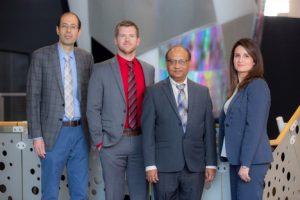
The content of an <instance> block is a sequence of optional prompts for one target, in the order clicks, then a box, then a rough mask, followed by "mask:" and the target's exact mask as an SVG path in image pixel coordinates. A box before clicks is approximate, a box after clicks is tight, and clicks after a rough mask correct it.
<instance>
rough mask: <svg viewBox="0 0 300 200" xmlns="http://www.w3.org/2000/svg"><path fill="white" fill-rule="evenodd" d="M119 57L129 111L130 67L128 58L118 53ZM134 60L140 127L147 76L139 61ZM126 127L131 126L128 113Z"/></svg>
mask: <svg viewBox="0 0 300 200" xmlns="http://www.w3.org/2000/svg"><path fill="white" fill-rule="evenodd" d="M117 59H118V62H119V66H120V72H121V76H122V80H123V88H124V93H125V98H126V108H127V109H126V110H127V111H128V71H129V67H128V66H127V62H128V60H126V59H125V58H123V57H121V56H120V55H117ZM132 62H133V71H134V75H135V80H136V89H137V93H136V94H137V127H138V128H139V127H140V125H141V115H142V104H143V100H144V93H145V88H146V86H145V78H144V73H143V69H142V66H141V64H140V63H139V62H138V60H137V59H136V58H134V59H133V60H132ZM125 128H129V124H128V115H127V113H126V121H125Z"/></svg>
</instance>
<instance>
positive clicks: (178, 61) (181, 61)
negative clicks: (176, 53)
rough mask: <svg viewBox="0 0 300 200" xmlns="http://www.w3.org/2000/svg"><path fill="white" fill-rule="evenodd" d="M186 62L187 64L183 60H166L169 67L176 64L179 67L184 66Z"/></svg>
mask: <svg viewBox="0 0 300 200" xmlns="http://www.w3.org/2000/svg"><path fill="white" fill-rule="evenodd" d="M187 62H188V60H183V59H180V60H174V59H169V60H168V63H169V64H171V65H176V64H177V63H178V64H179V65H185V64H186V63H187Z"/></svg>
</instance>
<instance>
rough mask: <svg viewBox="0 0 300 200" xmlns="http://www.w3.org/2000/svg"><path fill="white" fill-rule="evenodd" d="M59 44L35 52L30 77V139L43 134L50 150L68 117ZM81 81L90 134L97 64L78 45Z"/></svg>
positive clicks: (82, 106)
mask: <svg viewBox="0 0 300 200" xmlns="http://www.w3.org/2000/svg"><path fill="white" fill-rule="evenodd" d="M57 45H58V44H57V43H56V44H53V45H50V46H46V47H43V48H40V49H38V50H36V51H34V52H33V54H32V57H31V63H30V68H29V72H28V79H27V99H26V105H27V121H28V134H29V138H37V137H43V139H44V142H45V145H46V150H47V151H49V150H51V149H52V147H53V146H54V144H55V141H56V139H57V136H58V133H59V131H60V129H61V127H62V119H63V116H64V105H65V102H64V89H63V81H62V76H61V69H60V62H59V53H58V47H57ZM74 55H75V61H76V68H77V84H78V94H79V102H80V112H81V120H82V124H83V128H84V130H85V133H86V135H87V136H88V127H87V122H86V102H87V86H88V81H89V77H90V74H91V70H92V66H93V57H92V55H91V54H90V53H88V52H86V51H85V50H83V49H80V48H74Z"/></svg>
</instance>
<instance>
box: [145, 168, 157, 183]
mask: <svg viewBox="0 0 300 200" xmlns="http://www.w3.org/2000/svg"><path fill="white" fill-rule="evenodd" d="M146 178H147V180H148V182H149V183H157V182H158V181H159V179H158V173H157V169H152V170H149V171H146Z"/></svg>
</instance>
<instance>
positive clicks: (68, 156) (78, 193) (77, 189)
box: [41, 126, 89, 200]
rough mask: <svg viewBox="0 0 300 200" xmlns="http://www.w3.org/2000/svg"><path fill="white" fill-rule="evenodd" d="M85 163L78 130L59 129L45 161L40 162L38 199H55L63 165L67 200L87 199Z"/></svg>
mask: <svg viewBox="0 0 300 200" xmlns="http://www.w3.org/2000/svg"><path fill="white" fill-rule="evenodd" d="M88 162H89V158H88V146H87V142H86V139H85V136H84V133H83V130H82V127H81V126H77V127H63V128H62V129H61V130H60V133H59V136H58V138H57V141H56V143H55V145H54V147H53V149H52V150H51V151H47V152H46V158H45V159H41V167H42V200H58V194H59V184H60V178H61V175H62V173H63V170H64V168H65V166H66V168H67V177H68V186H69V194H70V199H71V200H85V199H87V195H88Z"/></svg>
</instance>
